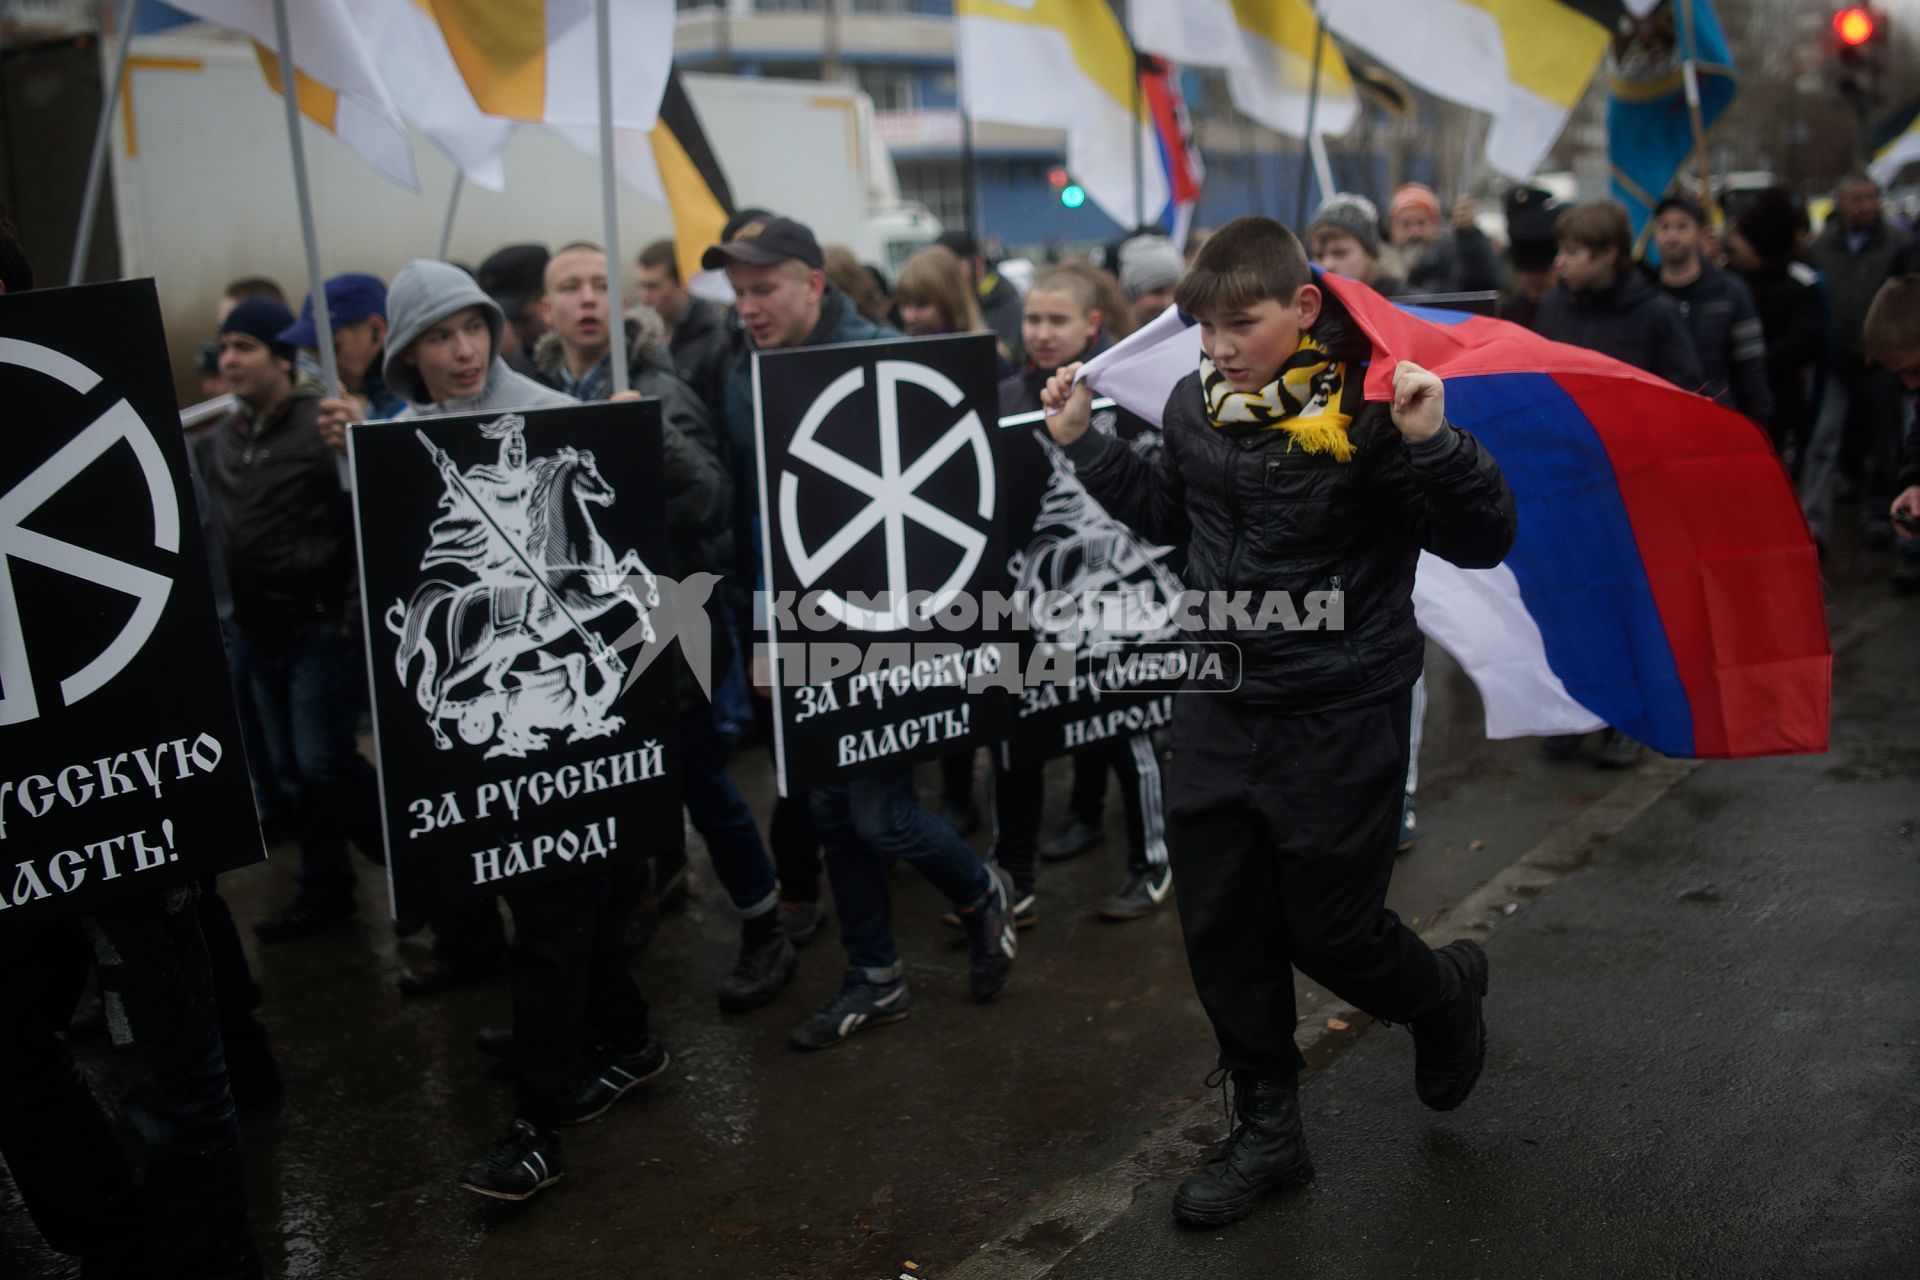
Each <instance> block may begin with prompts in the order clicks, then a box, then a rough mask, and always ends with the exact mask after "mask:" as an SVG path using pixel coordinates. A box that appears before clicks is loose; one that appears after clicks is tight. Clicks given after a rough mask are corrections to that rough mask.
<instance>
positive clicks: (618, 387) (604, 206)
mask: <svg viewBox="0 0 1920 1280" xmlns="http://www.w3.org/2000/svg"><path fill="white" fill-rule="evenodd" d="M279 2H280V3H285V0H279ZM609 4H610V0H594V4H593V23H594V38H595V43H596V46H597V52H598V53H599V63H600V66H599V75H600V214H601V218H602V219H603V221H604V223H605V235H606V241H607V244H606V249H607V333H608V334H609V335H610V336H609V338H608V341H607V361H608V364H609V366H610V368H611V370H612V373H613V394H615V395H623V394H625V392H626V390H627V385H628V384H627V308H626V304H625V302H624V301H623V300H622V299H621V297H620V277H621V276H622V275H623V274H624V273H625V270H626V264H625V262H624V260H622V258H621V257H620V188H619V186H618V185H617V184H616V183H615V181H614V174H613V20H612V17H611V13H610V10H609V7H608V6H609Z"/></svg>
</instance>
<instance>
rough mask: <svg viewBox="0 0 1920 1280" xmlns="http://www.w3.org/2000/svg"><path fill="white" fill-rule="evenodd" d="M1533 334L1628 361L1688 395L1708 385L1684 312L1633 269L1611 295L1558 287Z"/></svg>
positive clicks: (1545, 303)
mask: <svg viewBox="0 0 1920 1280" xmlns="http://www.w3.org/2000/svg"><path fill="white" fill-rule="evenodd" d="M1533 330H1534V332H1535V333H1537V334H1539V335H1540V336H1541V337H1543V338H1551V339H1553V340H1554V341H1555V342H1564V343H1566V344H1568V345H1569V346H1574V347H1585V348H1586V349H1587V350H1589V351H1598V352H1599V353H1600V354H1601V355H1606V356H1612V357H1613V358H1614V359H1616V360H1622V361H1625V362H1626V363H1627V364H1630V365H1632V366H1633V367H1634V368H1636V369H1645V370H1646V371H1647V372H1648V373H1651V374H1653V375H1654V376H1655V377H1659V378H1665V379H1666V380H1667V381H1668V382H1671V383H1672V384H1673V385H1674V386H1676V387H1681V388H1683V389H1685V390H1687V391H1698V390H1700V389H1701V387H1702V386H1704V385H1705V383H1706V378H1705V377H1704V376H1703V375H1702V374H1701V372H1700V358H1699V356H1698V355H1696V354H1695V353H1694V350H1693V335H1692V334H1690V333H1688V332H1687V322H1686V321H1685V320H1684V319H1682V318H1681V315H1680V308H1679V306H1678V305H1677V304H1675V302H1674V301H1673V299H1672V298H1669V297H1667V296H1666V295H1665V294H1664V293H1661V292H1660V290H1658V289H1656V288H1654V287H1653V286H1652V285H1651V284H1648V283H1647V279H1646V277H1645V276H1643V275H1641V274H1640V272H1639V271H1637V270H1635V269H1633V268H1631V267H1629V268H1628V269H1626V270H1625V271H1623V272H1621V274H1620V278H1619V279H1618V280H1616V281H1614V282H1613V286H1612V287H1611V288H1608V289H1599V290H1595V291H1592V292H1581V293H1575V292H1574V291H1573V290H1571V289H1569V288H1567V287H1566V286H1565V285H1561V286H1559V287H1558V288H1556V289H1555V290H1554V291H1553V292H1552V293H1550V294H1548V295H1547V296H1546V298H1545V299H1543V300H1542V301H1541V303H1540V314H1539V315H1538V316H1537V317H1536V318H1535V320H1534V325H1533Z"/></svg>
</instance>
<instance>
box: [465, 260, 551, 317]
mask: <svg viewBox="0 0 1920 1280" xmlns="http://www.w3.org/2000/svg"><path fill="white" fill-rule="evenodd" d="M549 256H550V255H549V254H548V253H547V246H545V245H543V244H510V245H507V246H506V247H505V248H501V249H495V250H494V251H493V252H492V253H491V254H489V255H487V259H486V261H484V262H482V263H481V264H480V269H479V270H478V271H476V272H474V277H473V278H474V279H475V280H476V281H477V282H478V283H479V285H480V290H481V292H482V293H485V294H486V295H487V296H488V297H489V298H492V299H493V301H494V303H495V305H497V306H498V307H499V308H500V310H501V312H502V313H504V314H505V315H506V316H508V317H509V318H512V317H515V316H518V315H519V314H520V313H521V312H522V311H525V310H526V309H527V304H528V303H529V302H532V301H533V300H534V299H535V298H537V297H539V296H540V295H541V294H543V293H545V292H546V290H547V258H548V257H549Z"/></svg>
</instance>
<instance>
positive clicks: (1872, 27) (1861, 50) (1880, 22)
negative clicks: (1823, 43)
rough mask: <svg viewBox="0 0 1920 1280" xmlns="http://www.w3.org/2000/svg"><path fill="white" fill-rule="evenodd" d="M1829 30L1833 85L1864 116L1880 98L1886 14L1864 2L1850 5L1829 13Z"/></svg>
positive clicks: (1887, 37) (1886, 38)
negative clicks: (1830, 31) (1830, 20)
mask: <svg viewBox="0 0 1920 1280" xmlns="http://www.w3.org/2000/svg"><path fill="white" fill-rule="evenodd" d="M1832 31H1833V35H1832V37H1831V39H1830V40H1829V42H1828V43H1829V50H1830V52H1831V54H1832V58H1833V73H1834V74H1833V78H1834V88H1835V89H1837V90H1838V91H1839V93H1840V96H1841V97H1843V98H1845V99H1846V100H1847V101H1848V102H1849V103H1851V104H1852V105H1853V108H1854V110H1855V111H1856V112H1858V113H1860V114H1861V116H1862V117H1863V118H1864V117H1865V116H1866V115H1867V114H1869V113H1870V112H1872V110H1873V109H1874V107H1875V105H1876V104H1877V103H1878V102H1879V101H1880V97H1881V80H1882V78H1883V77H1884V76H1885V75H1886V69H1887V45H1888V43H1889V40H1890V35H1889V32H1888V28H1887V16H1886V14H1884V13H1881V12H1879V11H1877V10H1875V9H1872V8H1869V7H1867V6H1865V5H1852V6H1849V7H1848V8H1845V9H1841V10H1839V11H1838V12H1836V13H1835V14H1834V15H1833V27H1832Z"/></svg>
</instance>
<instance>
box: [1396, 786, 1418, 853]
mask: <svg viewBox="0 0 1920 1280" xmlns="http://www.w3.org/2000/svg"><path fill="white" fill-rule="evenodd" d="M1416 838H1418V833H1417V832H1416V831H1415V830H1414V816H1413V792H1411V791H1409V792H1407V798H1406V799H1405V800H1403V801H1401V802H1400V840H1399V842H1398V843H1397V844H1395V845H1394V846H1393V851H1394V852H1395V853H1405V852H1406V851H1407V850H1409V849H1411V848H1413V842H1414V840H1415V839H1416Z"/></svg>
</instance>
